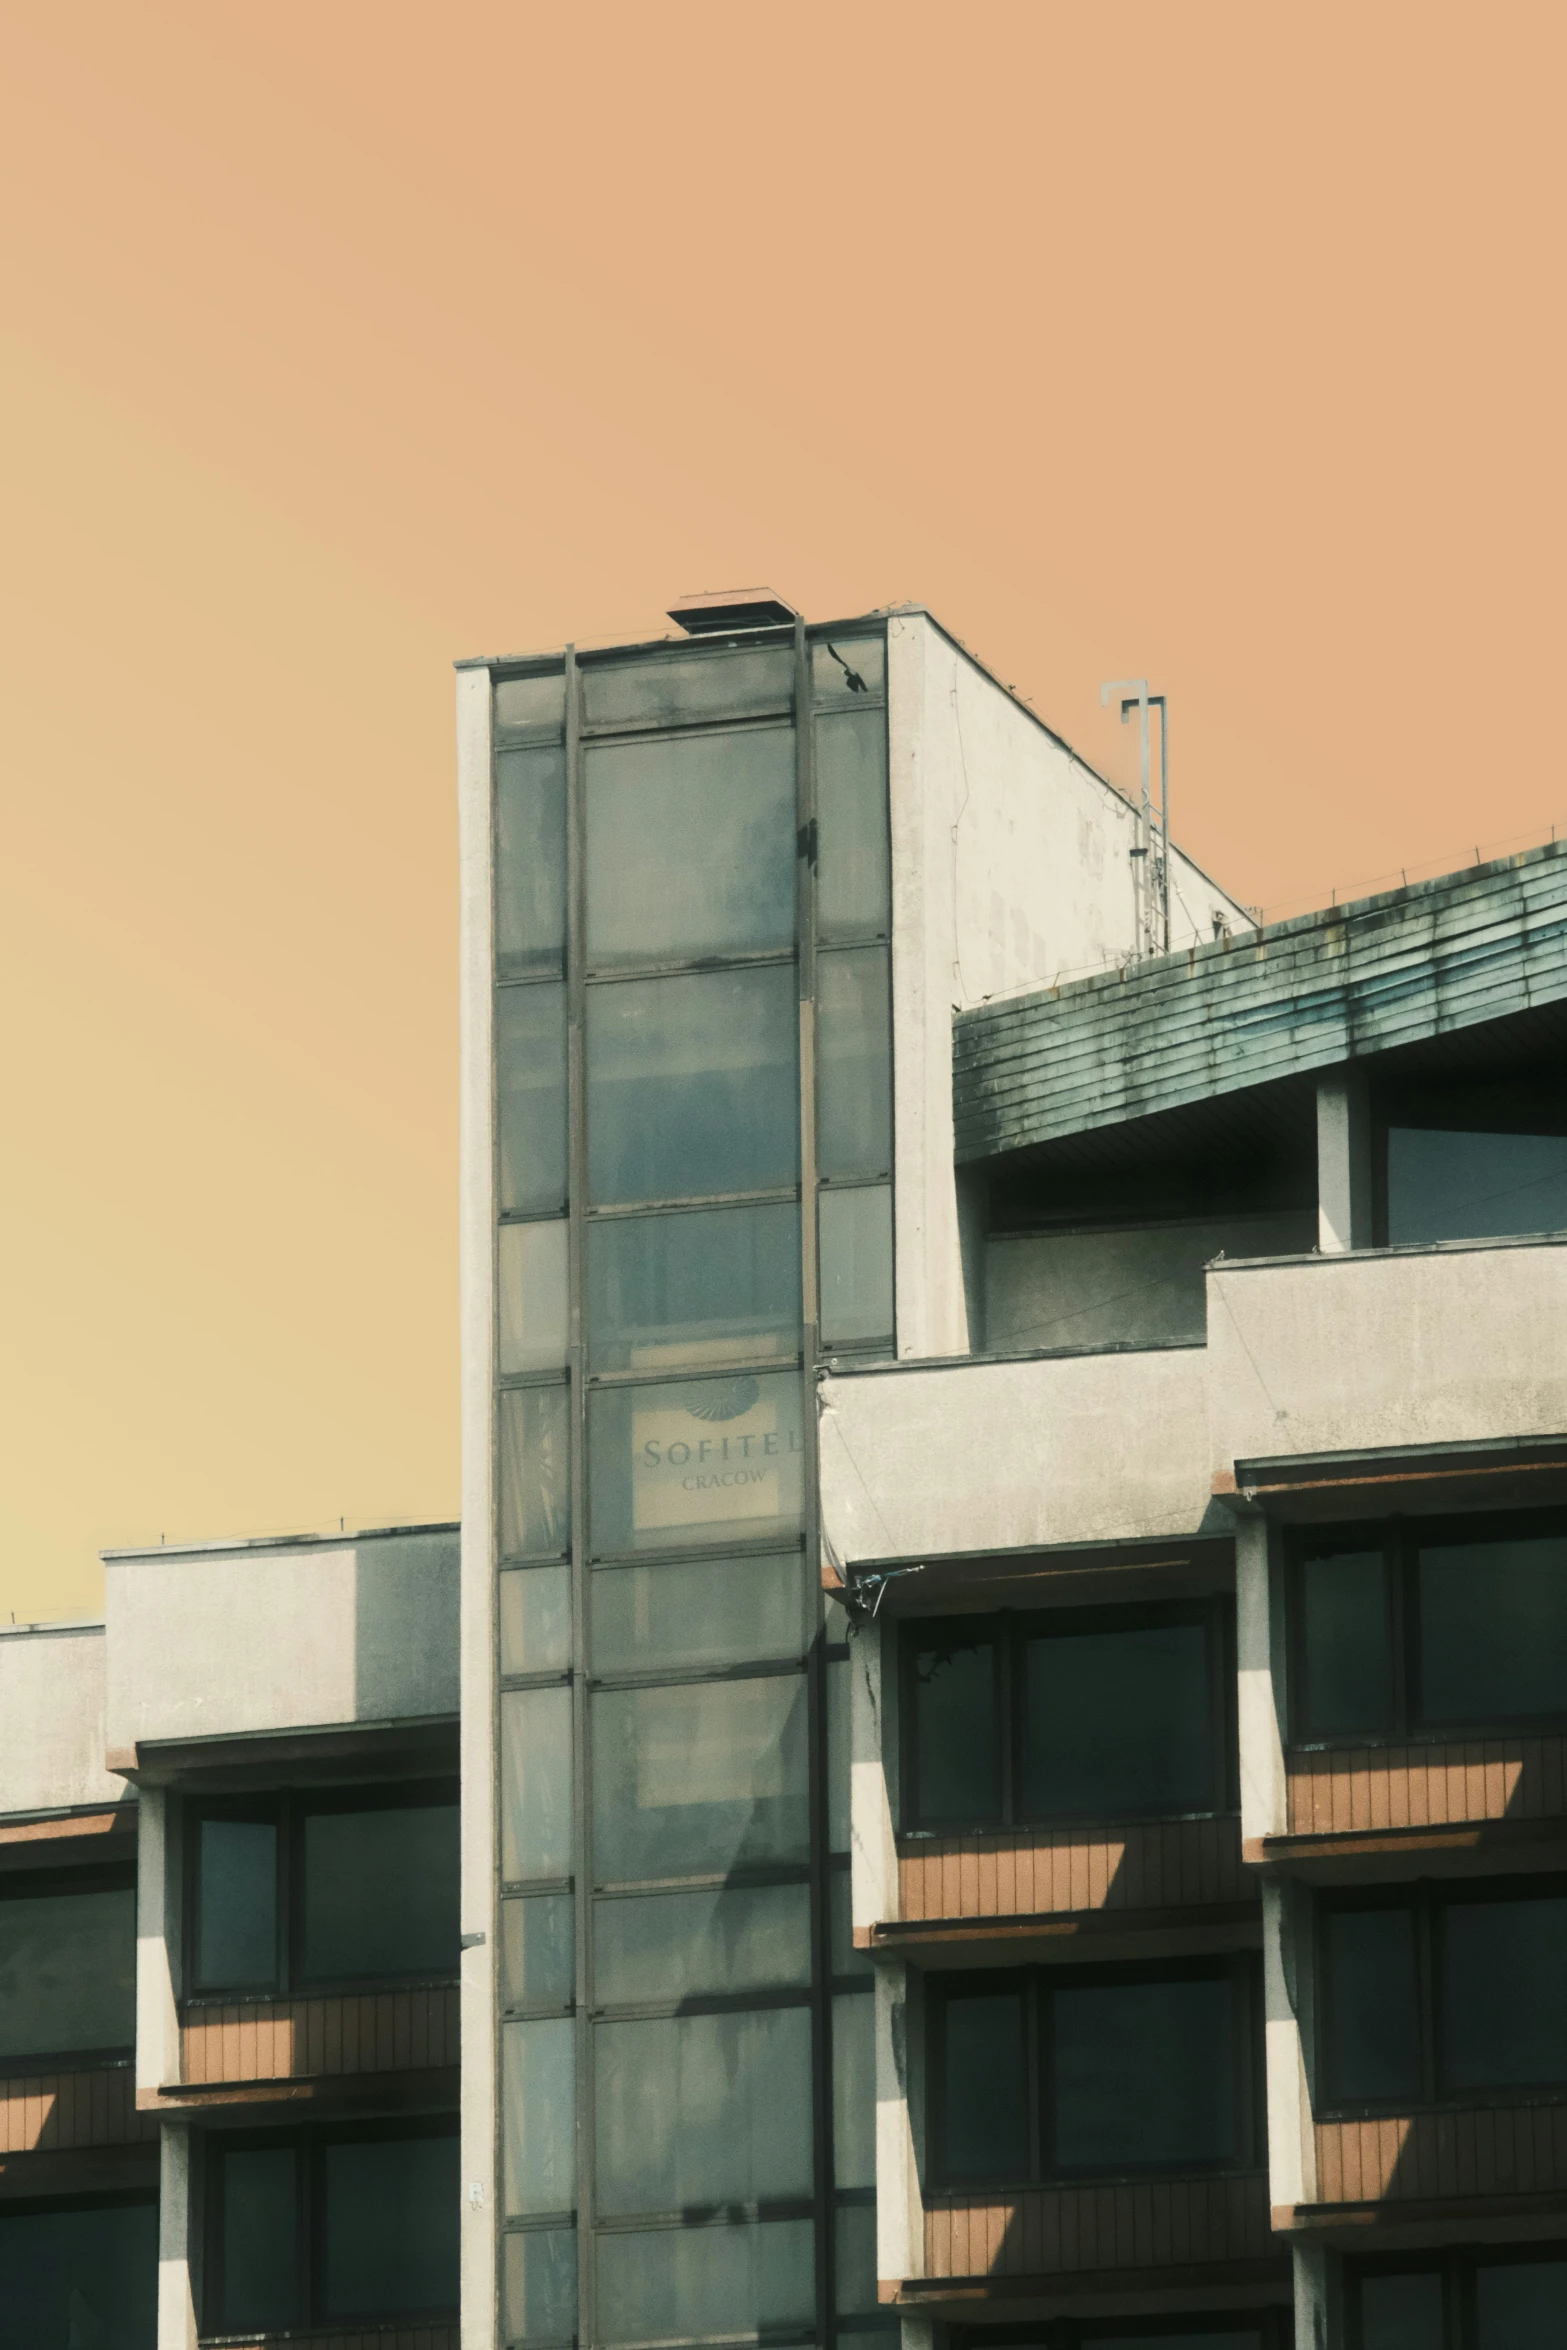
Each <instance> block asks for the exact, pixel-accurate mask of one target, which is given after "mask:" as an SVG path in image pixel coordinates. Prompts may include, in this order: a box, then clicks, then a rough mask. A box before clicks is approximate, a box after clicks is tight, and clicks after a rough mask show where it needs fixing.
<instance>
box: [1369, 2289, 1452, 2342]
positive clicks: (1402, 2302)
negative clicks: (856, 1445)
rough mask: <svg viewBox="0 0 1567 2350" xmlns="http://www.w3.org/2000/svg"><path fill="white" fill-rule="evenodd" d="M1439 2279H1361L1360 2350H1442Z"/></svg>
mask: <svg viewBox="0 0 1567 2350" xmlns="http://www.w3.org/2000/svg"><path fill="white" fill-rule="evenodd" d="M1445 2338H1446V2337H1445V2336H1444V2334H1443V2331H1442V2279H1441V2277H1440V2276H1439V2275H1438V2274H1436V2272H1435V2271H1434V2270H1427V2271H1426V2272H1425V2274H1424V2275H1422V2276H1405V2277H1375V2276H1373V2277H1362V2278H1361V2280H1360V2342H1361V2350H1443V2344H1444V2341H1445Z"/></svg>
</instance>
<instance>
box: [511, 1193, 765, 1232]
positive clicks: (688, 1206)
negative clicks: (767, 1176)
mask: <svg viewBox="0 0 1567 2350" xmlns="http://www.w3.org/2000/svg"><path fill="white" fill-rule="evenodd" d="M799 1196H800V1186H799V1185H798V1183H775V1184H772V1185H769V1186H768V1188H767V1189H766V1190H763V1191H694V1192H689V1193H687V1194H686V1195H685V1196H684V1197H677V1198H674V1199H646V1200H643V1199H633V1200H603V1201H600V1202H598V1203H597V1204H594V1203H592V1202H590V1203H589V1205H588V1208H587V1211H586V1212H587V1218H588V1221H589V1223H590V1224H609V1223H613V1222H614V1221H615V1220H616V1219H617V1218H622V1217H626V1216H682V1215H685V1214H687V1213H688V1212H689V1211H691V1210H692V1209H697V1208H772V1207H779V1208H787V1207H792V1206H793V1205H794V1204H795V1202H796V1201H797V1200H798V1199H799ZM514 1220H515V1221H518V1222H520V1221H521V1220H522V1219H521V1218H517V1219H514ZM532 1221H535V1222H539V1223H544V1222H547V1221H548V1218H546V1217H538V1218H535V1219H532Z"/></svg>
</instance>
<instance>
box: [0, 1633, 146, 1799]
mask: <svg viewBox="0 0 1567 2350" xmlns="http://www.w3.org/2000/svg"><path fill="white" fill-rule="evenodd" d="M106 1662H107V1644H106V1642H105V1639H104V1629H103V1626H102V1624H60V1625H51V1624H34V1625H23V1626H15V1627H13V1628H11V1629H9V1630H0V1814H5V1813H9V1814H11V1815H12V1816H16V1815H18V1814H20V1815H22V1816H24V1817H25V1816H26V1815H28V1814H29V1813H38V1812H69V1811H85V1810H95V1809H98V1808H101V1807H105V1806H107V1805H109V1804H115V1803H123V1802H125V1801H126V1800H127V1799H129V1798H131V1797H132V1796H133V1794H134V1790H133V1789H132V1788H130V1787H129V1786H127V1784H126V1782H125V1781H124V1780H123V1779H121V1778H116V1777H115V1776H113V1775H112V1774H111V1773H110V1772H109V1770H108V1769H107V1768H106V1767H105V1764H104V1749H105V1742H106V1729H105V1702H106V1700H105V1666H106Z"/></svg>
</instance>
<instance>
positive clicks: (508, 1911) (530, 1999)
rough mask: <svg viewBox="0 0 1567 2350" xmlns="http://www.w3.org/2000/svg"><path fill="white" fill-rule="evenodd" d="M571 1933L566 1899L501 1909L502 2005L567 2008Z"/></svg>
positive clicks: (531, 1898)
mask: <svg viewBox="0 0 1567 2350" xmlns="http://www.w3.org/2000/svg"><path fill="white" fill-rule="evenodd" d="M576 1942H577V1937H576V1929H575V1926H574V1924H573V1920H572V1900H571V1895H570V1894H569V1893H530V1894H527V1895H526V1896H525V1897H524V1898H523V1899H522V1900H520V1901H519V1900H511V1901H503V1902H502V1903H501V2004H502V2006H504V2007H569V2006H570V2005H571V2002H572V2000H573V1998H574V1997H575V1995H576V1987H577V1978H576V1967H577V1956H576Z"/></svg>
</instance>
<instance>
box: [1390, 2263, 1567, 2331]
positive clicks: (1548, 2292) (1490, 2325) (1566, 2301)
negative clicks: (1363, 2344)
mask: <svg viewBox="0 0 1567 2350" xmlns="http://www.w3.org/2000/svg"><path fill="white" fill-rule="evenodd" d="M1564 2341H1567V2260H1509V2261H1496V2262H1491V2261H1487V2262H1486V2263H1485V2264H1484V2265H1483V2266H1481V2267H1477V2268H1476V2270H1475V2350H1561V2345H1562V2343H1563V2342H1564ZM1368 2350H1369V2346H1368Z"/></svg>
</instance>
